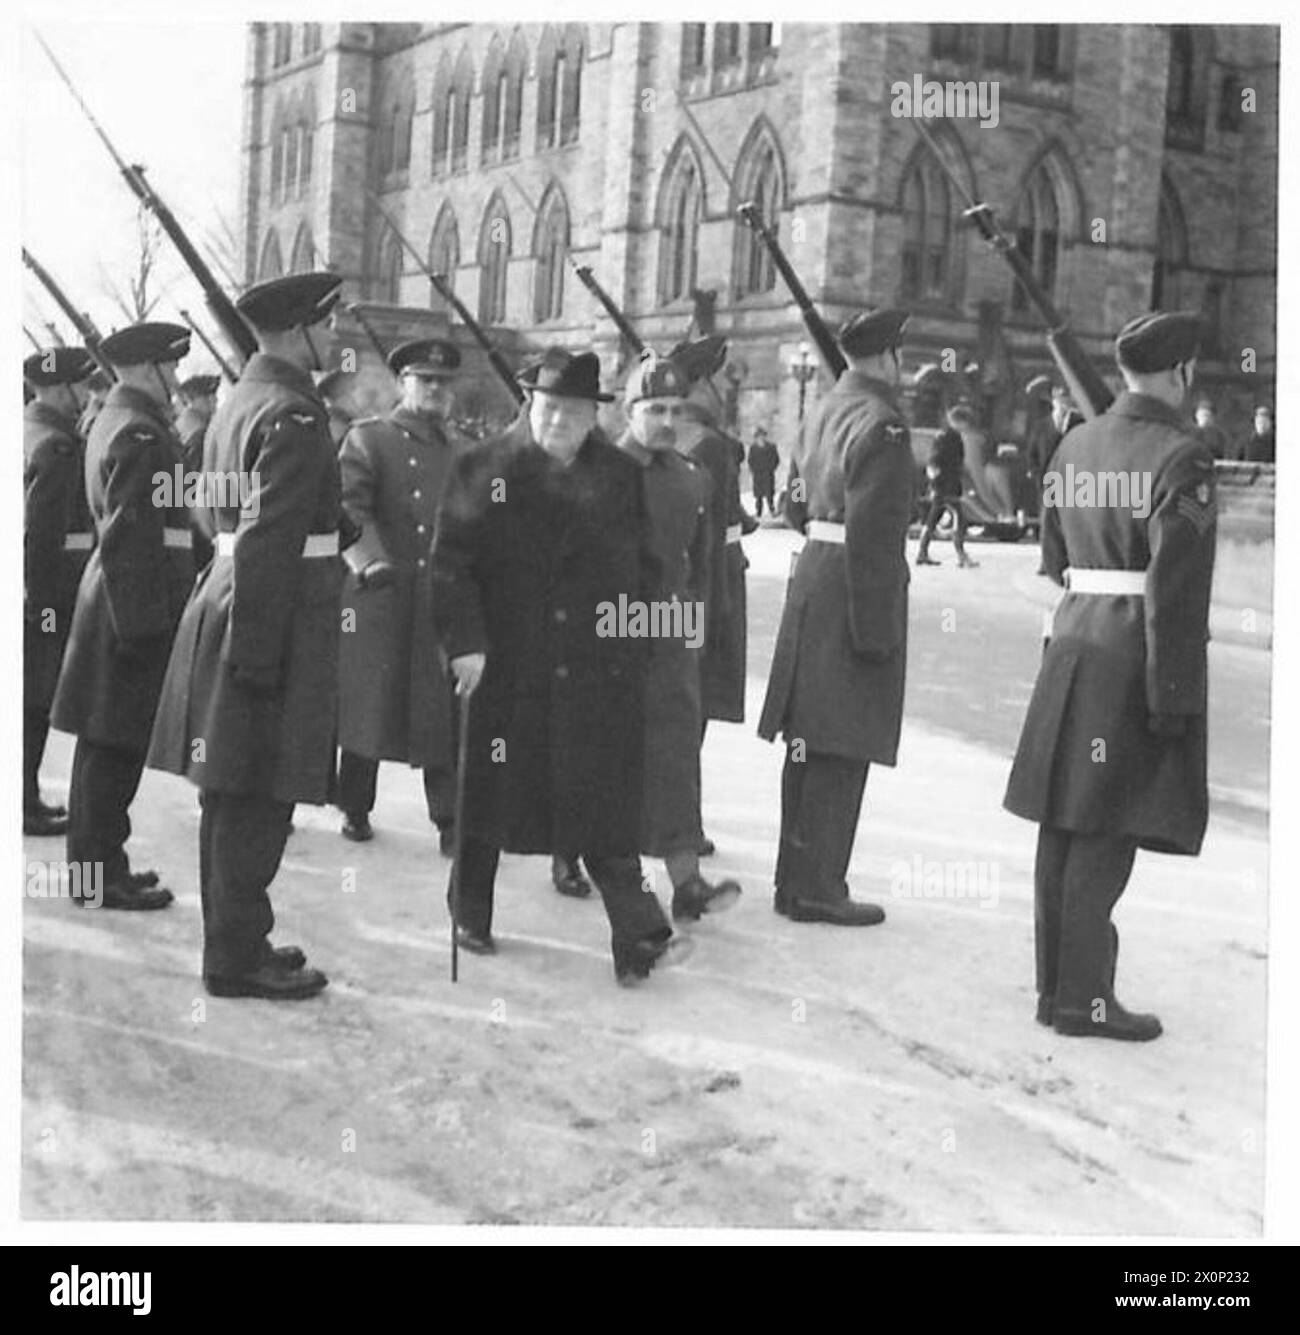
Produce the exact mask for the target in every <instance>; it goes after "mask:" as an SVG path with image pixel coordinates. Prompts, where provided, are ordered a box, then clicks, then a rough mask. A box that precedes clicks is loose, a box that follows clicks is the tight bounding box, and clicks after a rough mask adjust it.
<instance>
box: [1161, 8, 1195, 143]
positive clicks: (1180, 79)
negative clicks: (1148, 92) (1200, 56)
mask: <svg viewBox="0 0 1300 1335" xmlns="http://www.w3.org/2000/svg"><path fill="white" fill-rule="evenodd" d="M1195 109H1196V43H1195V41H1194V40H1193V37H1192V30H1191V29H1190V28H1188V27H1182V26H1180V27H1176V28H1173V29H1172V30H1171V31H1170V33H1169V82H1168V84H1167V86H1166V89H1165V114H1166V116H1168V118H1169V119H1170V120H1171V121H1182V122H1184V123H1187V122H1189V121H1191V120H1192V118H1193V116H1194V114H1195Z"/></svg>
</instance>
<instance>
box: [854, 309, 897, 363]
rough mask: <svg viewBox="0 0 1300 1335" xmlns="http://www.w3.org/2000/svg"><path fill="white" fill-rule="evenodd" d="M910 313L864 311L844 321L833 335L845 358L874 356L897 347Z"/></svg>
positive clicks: (894, 310)
mask: <svg viewBox="0 0 1300 1335" xmlns="http://www.w3.org/2000/svg"><path fill="white" fill-rule="evenodd" d="M909 315H910V312H908V311H900V310H896V309H893V308H888V307H887V308H885V309H882V310H877V311H863V312H862V314H861V315H855V316H853V317H852V319H849V320H845V322H844V323H843V324H842V325H841V326H840V332H839V334H838V335H837V336H836V337H837V339H838V341H839V345H840V347H841V348H843V350H844V355H845V356H846V357H875V356H877V355H878V354H879V353H882V352H888V351H889V349H890V348H893V347H897V346H898V340H899V338H900V337H901V336H902V333H903V326H904V325H905V324H906V323H907V321H908V318H909Z"/></svg>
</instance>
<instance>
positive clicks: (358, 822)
mask: <svg viewBox="0 0 1300 1335" xmlns="http://www.w3.org/2000/svg"><path fill="white" fill-rule="evenodd" d="M343 837H344V839H351V840H352V842H353V843H354V844H364V843H365V842H366V840H367V839H373V838H374V837H375V832H374V830H372V829H371V828H370V817H369V816H367V815H366V814H365V813H364V812H362V813H361V814H360V815H358V816H353V815H351V814H350V813H345V814H344V817H343Z"/></svg>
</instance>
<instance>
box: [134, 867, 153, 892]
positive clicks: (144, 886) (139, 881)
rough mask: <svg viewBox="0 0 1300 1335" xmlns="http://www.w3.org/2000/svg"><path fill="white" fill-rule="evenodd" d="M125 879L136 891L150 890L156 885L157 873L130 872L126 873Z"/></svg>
mask: <svg viewBox="0 0 1300 1335" xmlns="http://www.w3.org/2000/svg"><path fill="white" fill-rule="evenodd" d="M126 879H127V880H128V881H130V882H131V884H132V885H133V886H135V887H136V889H137V890H151V889H153V887H154V886H155V885H157V884H158V873H157V872H156V871H131V872H127V874H126Z"/></svg>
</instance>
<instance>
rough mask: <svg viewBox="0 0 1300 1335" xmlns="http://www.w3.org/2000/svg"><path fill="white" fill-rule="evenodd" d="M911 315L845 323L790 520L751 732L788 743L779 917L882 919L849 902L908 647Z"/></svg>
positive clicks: (887, 757)
mask: <svg viewBox="0 0 1300 1335" xmlns="http://www.w3.org/2000/svg"><path fill="white" fill-rule="evenodd" d="M907 318H908V317H907V312H906V311H900V310H877V311H870V312H866V313H864V314H862V315H859V316H856V317H854V318H853V319H852V320H850V321H848V323H847V324H845V325H844V327H843V328H842V329H841V330H840V333H839V343H840V347H841V348H842V349H843V351H844V356H845V358H846V360H847V361H848V369H847V370H846V371H845V372H844V374H843V375H842V376H840V378H839V380H838V382H837V383H836V385H835V387H834V388H833V389H832V390H831V391H830V392H829V393H828V394H826V395H825V397H824V398H822V399H821V400H820V401H819V402H818V403H817V404H816V406H815V407H814V408H813V409H812V411H811V412H810V413H809V415H808V417H807V419H806V421H805V423H804V428H803V432H802V436H801V439H800V442H799V448H798V450H797V451H796V455H795V460H794V462H793V463H792V465H791V468H792V473H794V477H793V480H792V482H791V485H790V495H789V499H788V502H787V515H788V518H789V520H790V522H791V523H792V524H793V526H794V527H796V528H798V529H800V530H801V531H803V532H804V533H805V534H806V536H807V538H808V541H807V542H806V543H805V544H804V547H803V550H802V551H801V552H800V553H799V558H798V561H797V563H796V565H795V568H794V572H793V574H792V576H791V579H790V585H789V589H788V590H787V593H786V600H785V609H784V611H783V612H782V615H781V627H780V630H779V631H778V632H777V641H776V649H775V652H774V654H773V657H772V672H771V676H770V677H769V679H768V684H767V698H766V700H765V701H764V703H763V714H762V718H761V719H760V720H759V725H758V732H759V736H760V737H763V738H765V739H766V740H768V741H772V740H773V739H774V738H775V737H776V735H777V733H778V732H781V733H783V734H784V737H785V743H786V759H785V769H784V772H783V774H782V779H781V845H780V850H779V852H778V855H777V863H776V900H775V908H776V911H777V912H778V913H781V914H784V915H785V916H786V917H789V918H791V919H793V920H794V921H796V922H828V923H835V924H837V925H841V926H846V927H857V926H870V925H872V924H874V923H878V922H882V921H884V916H885V914H884V910H883V909H881V908H880V907H879V906H878V905H875V904H864V903H859V902H856V901H854V900H852V899H850V898H849V890H848V883H847V881H846V879H845V878H846V876H847V874H848V866H849V859H850V857H851V855H852V852H853V840H854V835H855V834H856V832H857V826H858V814H859V812H860V810H861V807H862V794H863V790H864V789H865V787H866V782H867V770H868V767H869V766H870V764H871V762H872V761H875V762H877V763H878V764H882V765H893V764H894V763H895V761H896V759H897V753H898V736H899V731H900V728H901V726H902V718H903V680H904V675H905V671H906V656H907V584H908V566H907V551H906V547H907V529H908V524H909V522H910V520H911V517H912V506H913V502H914V497H915V487H916V482H915V473H916V464H915V461H914V459H913V457H912V446H911V440H910V436H909V434H908V430H907V425H906V423H905V422H904V421H903V417H902V413H901V411H900V410H899V408H898V406H897V403H896V399H895V395H896V393H897V386H898V382H899V368H898V353H897V347H898V342H899V339H900V337H901V336H902V332H903V326H904V324H905V323H906V321H907Z"/></svg>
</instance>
